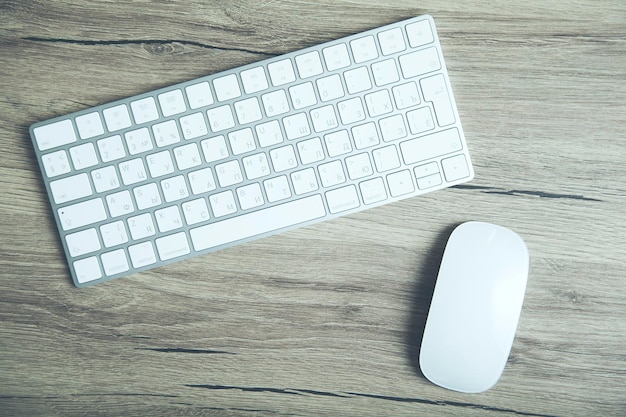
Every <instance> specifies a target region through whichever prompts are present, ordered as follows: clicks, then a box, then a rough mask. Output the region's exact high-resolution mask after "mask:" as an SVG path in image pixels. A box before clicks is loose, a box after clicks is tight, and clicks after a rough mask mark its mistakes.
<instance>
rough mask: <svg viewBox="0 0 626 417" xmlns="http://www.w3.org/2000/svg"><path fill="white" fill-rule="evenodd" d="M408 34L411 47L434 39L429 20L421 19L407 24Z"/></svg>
mask: <svg viewBox="0 0 626 417" xmlns="http://www.w3.org/2000/svg"><path fill="white" fill-rule="evenodd" d="M406 34H407V37H408V38H409V45H411V48H417V47H418V46H422V45H426V44H429V43H431V42H433V40H434V38H433V33H432V31H431V29H430V23H429V22H428V20H421V21H419V22H415V23H411V24H409V25H407V26H406Z"/></svg>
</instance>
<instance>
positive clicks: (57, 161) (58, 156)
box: [41, 145, 93, 178]
mask: <svg viewBox="0 0 626 417" xmlns="http://www.w3.org/2000/svg"><path fill="white" fill-rule="evenodd" d="M92 146H93V145H92ZM41 161H42V162H43V167H44V170H45V171H46V175H47V176H48V178H54V177H56V176H59V175H63V174H67V173H68V172H71V171H72V168H71V167H70V163H69V162H68V160H67V153H66V152H65V151H56V152H51V153H49V154H46V155H44V156H43V157H42V158H41ZM77 169H79V168H77Z"/></svg>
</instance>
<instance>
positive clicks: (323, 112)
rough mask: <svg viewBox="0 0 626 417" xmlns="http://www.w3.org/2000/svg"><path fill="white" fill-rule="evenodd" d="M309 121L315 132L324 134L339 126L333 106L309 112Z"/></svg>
mask: <svg viewBox="0 0 626 417" xmlns="http://www.w3.org/2000/svg"><path fill="white" fill-rule="evenodd" d="M311 121H312V122H313V130H315V132H317V133H320V132H325V131H327V130H330V129H334V128H336V127H337V126H339V122H338V121H337V116H336V115H335V107H334V106H324V107H319V108H317V109H314V110H311Z"/></svg>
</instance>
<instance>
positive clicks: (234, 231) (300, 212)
mask: <svg viewBox="0 0 626 417" xmlns="http://www.w3.org/2000/svg"><path fill="white" fill-rule="evenodd" d="M325 215H326V210H325V209H324V204H323V203H322V199H321V196H319V195H313V196H310V197H305V198H302V199H300V200H294V201H289V202H287V203H284V204H280V205H277V206H273V207H269V208H266V209H261V210H258V211H254V212H251V213H247V214H243V215H241V216H238V217H232V218H230V219H227V220H224V221H221V222H217V223H212V224H208V225H205V226H200V227H197V228H195V229H191V231H190V236H191V241H192V244H193V247H194V249H195V250H196V251H201V250H205V249H210V248H215V247H218V246H221V245H225V244H227V243H231V242H235V241H237V240H240V239H247V238H250V237H254V236H258V235H261V234H263V233H268V232H272V231H275V230H278V229H282V228H285V227H289V226H294V225H296V224H299V223H304V222H307V221H311V220H314V219H318V218H320V217H323V216H325Z"/></svg>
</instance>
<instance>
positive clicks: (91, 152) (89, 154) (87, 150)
mask: <svg viewBox="0 0 626 417" xmlns="http://www.w3.org/2000/svg"><path fill="white" fill-rule="evenodd" d="M70 156H71V158H72V164H74V169H75V170H77V171H80V170H81V169H84V168H89V167H92V166H94V165H97V164H98V157H97V156H96V150H95V148H94V146H93V143H84V144H82V145H78V146H74V147H73V148H70ZM44 163H45V162H44ZM68 172H69V171H68Z"/></svg>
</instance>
